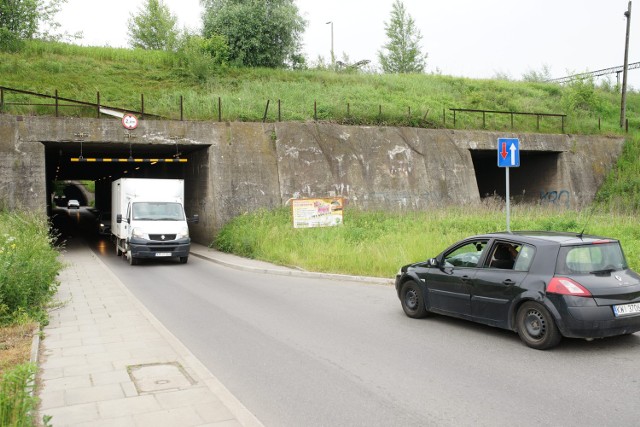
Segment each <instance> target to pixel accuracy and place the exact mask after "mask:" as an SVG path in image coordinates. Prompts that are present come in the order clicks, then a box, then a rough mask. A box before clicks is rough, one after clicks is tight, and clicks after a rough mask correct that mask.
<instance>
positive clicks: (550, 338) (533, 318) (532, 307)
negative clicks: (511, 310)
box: [516, 301, 562, 350]
mask: <svg viewBox="0 0 640 427" xmlns="http://www.w3.org/2000/svg"><path fill="white" fill-rule="evenodd" d="M516 325H517V327H518V335H519V336H520V339H521V340H522V341H523V342H524V343H525V344H526V345H528V346H529V347H531V348H535V349H538V350H546V349H548V348H551V347H555V346H556V345H558V343H559V342H560V340H561V339H562V335H560V331H559V330H558V327H557V326H556V323H555V321H554V320H553V317H552V316H551V313H549V310H547V309H546V308H545V307H544V306H543V305H541V304H538V303H537V302H533V301H529V302H525V303H524V304H522V306H521V307H520V309H519V310H518V314H517V315H516Z"/></svg>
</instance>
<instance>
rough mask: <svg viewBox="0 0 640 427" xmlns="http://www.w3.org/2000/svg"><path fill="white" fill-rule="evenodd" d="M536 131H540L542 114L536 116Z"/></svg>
mask: <svg viewBox="0 0 640 427" xmlns="http://www.w3.org/2000/svg"><path fill="white" fill-rule="evenodd" d="M536 130H538V131H539V130H540V114H536Z"/></svg>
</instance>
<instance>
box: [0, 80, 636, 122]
mask: <svg viewBox="0 0 640 427" xmlns="http://www.w3.org/2000/svg"><path fill="white" fill-rule="evenodd" d="M9 94H11V95H14V94H15V95H16V98H19V99H18V100H9V96H8V95H9ZM33 98H37V99H38V100H39V101H38V102H35V101H33ZM214 104H215V107H214V108H213V111H212V117H209V118H208V120H217V121H218V122H222V121H223V120H227V121H253V120H250V119H249V120H246V119H243V118H242V117H239V116H238V115H236V116H235V117H233V118H232V117H226V118H225V117H224V115H223V111H224V106H223V99H222V98H221V97H217V99H216V98H214ZM274 104H275V106H274V105H272V102H271V100H266V102H265V105H264V110H263V112H262V114H261V117H262V122H267V121H277V122H281V121H283V109H282V101H281V100H280V99H278V100H276V101H275V102H274ZM21 107H26V108H27V109H28V108H29V107H36V109H37V110H38V111H43V110H42V109H45V110H48V109H52V110H53V113H54V115H55V117H60V116H67V115H68V114H67V113H66V111H68V110H69V109H75V110H76V112H75V115H79V116H86V117H90V116H94V117H96V118H101V117H104V116H105V115H109V116H119V117H122V115H124V114H134V115H136V116H137V117H138V118H139V119H142V120H144V119H162V120H180V121H184V120H186V118H185V106H184V98H183V96H182V95H180V96H179V100H178V105H176V109H177V117H178V118H171V117H166V116H163V115H159V114H152V113H149V112H148V111H146V109H145V98H144V94H141V95H140V100H139V105H138V106H137V107H134V108H123V107H115V106H110V105H106V104H103V103H102V100H101V96H100V92H96V98H95V101H82V100H76V99H71V98H67V97H62V96H60V95H59V93H58V90H57V89H56V90H55V92H54V94H53V95H48V94H43V93H37V92H32V91H26V90H20V89H15V88H9V87H4V86H0V113H4V112H9V111H10V110H11V109H19V108H21ZM270 110H275V111H273V112H271V113H270ZM327 110H328V109H327V108H323V107H321V106H319V105H318V102H317V101H315V100H314V102H313V106H312V110H311V111H310V113H311V115H310V117H308V119H313V120H314V121H329V122H338V123H341V124H351V125H357V124H378V125H401V126H411V127H423V128H454V129H457V128H461V129H478V128H479V129H483V130H516V129H527V130H529V129H533V128H534V124H533V123H532V121H531V120H530V118H535V130H536V131H537V132H540V131H544V132H557V131H560V132H561V133H565V126H566V121H567V114H558V113H543V112H521V111H497V110H483V109H470V108H449V111H450V112H451V113H452V114H449V115H447V111H446V109H445V108H443V109H442V116H441V117H436V118H434V117H433V115H432V117H429V113H430V110H427V111H426V112H425V113H424V114H422V112H420V113H416V112H415V111H412V109H411V107H406V113H405V114H404V115H402V116H399V115H398V114H397V109H396V115H395V116H394V117H390V116H389V115H387V114H383V106H382V105H378V106H377V109H376V111H375V112H371V111H368V112H367V113H366V118H365V117H362V118H359V117H358V116H356V115H354V114H353V110H354V109H353V108H352V104H351V103H346V105H345V106H344V110H343V113H342V115H340V114H338V115H335V116H334V117H333V119H332V118H331V117H328V114H327ZM329 110H330V109H329ZM63 111H65V112H63ZM30 113H33V111H30ZM345 113H346V114H345ZM360 113H362V111H360ZM41 114H42V113H41ZM44 114H47V113H44ZM338 116H339V117H338ZM451 116H452V120H451ZM505 116H506V117H507V121H505V120H504V119H501V117H505ZM254 117H255V118H258V117H260V114H258V113H256V114H255V115H254ZM448 117H449V121H448V120H447V118H448ZM479 118H481V121H480V120H479ZM549 120H551V121H549ZM601 126H602V124H601V120H600V118H598V125H597V130H601V128H602V127H601ZM628 130H629V125H628V120H627V122H626V127H625V131H626V132H628Z"/></svg>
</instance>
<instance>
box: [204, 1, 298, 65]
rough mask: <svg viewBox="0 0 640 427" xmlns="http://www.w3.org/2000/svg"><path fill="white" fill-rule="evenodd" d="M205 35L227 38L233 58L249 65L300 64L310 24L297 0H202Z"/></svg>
mask: <svg viewBox="0 0 640 427" xmlns="http://www.w3.org/2000/svg"><path fill="white" fill-rule="evenodd" d="M201 3H202V5H203V6H204V15H203V23H204V36H205V37H206V38H209V37H211V36H213V35H215V34H219V35H222V36H224V37H225V38H226V40H227V43H228V46H229V59H230V61H231V62H232V63H235V64H238V65H244V66H247V67H271V68H276V67H283V66H287V65H290V66H294V67H295V66H298V65H299V64H300V63H301V62H304V58H303V57H302V55H301V54H300V51H301V39H302V34H303V32H304V29H305V27H306V25H307V23H306V21H305V20H304V19H302V17H301V16H300V14H299V11H298V7H297V6H296V4H295V1H294V0H201Z"/></svg>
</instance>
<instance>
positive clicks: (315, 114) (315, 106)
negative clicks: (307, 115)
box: [313, 101, 318, 122]
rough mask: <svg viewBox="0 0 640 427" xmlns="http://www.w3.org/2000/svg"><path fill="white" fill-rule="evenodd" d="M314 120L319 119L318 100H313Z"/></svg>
mask: <svg viewBox="0 0 640 427" xmlns="http://www.w3.org/2000/svg"><path fill="white" fill-rule="evenodd" d="M313 120H315V121H316V122H317V121H318V101H313Z"/></svg>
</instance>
